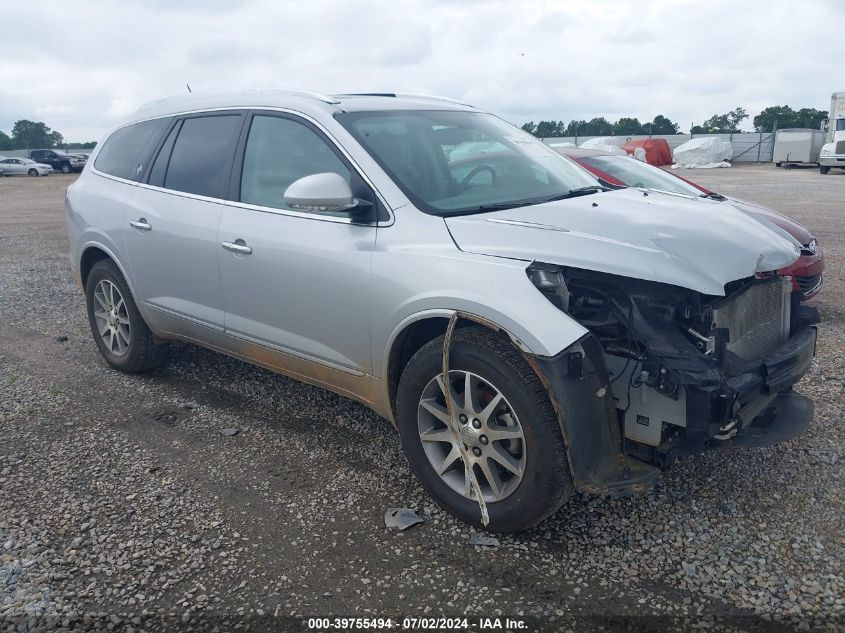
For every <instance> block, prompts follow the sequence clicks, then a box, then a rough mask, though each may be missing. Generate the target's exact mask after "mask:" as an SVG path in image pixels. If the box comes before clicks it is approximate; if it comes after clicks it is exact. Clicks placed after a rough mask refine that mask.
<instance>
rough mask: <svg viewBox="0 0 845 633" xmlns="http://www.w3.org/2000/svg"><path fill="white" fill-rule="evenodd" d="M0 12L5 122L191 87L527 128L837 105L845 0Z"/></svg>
mask: <svg viewBox="0 0 845 633" xmlns="http://www.w3.org/2000/svg"><path fill="white" fill-rule="evenodd" d="M2 20H3V26H2V29H0V43H2V48H3V50H4V54H3V57H2V60H1V61H0V130H2V131H5V132H6V133H11V129H12V126H13V125H14V122H15V121H16V120H18V119H30V120H36V121H44V122H45V123H47V125H48V126H50V127H51V128H52V129H54V130H57V131H59V132H61V133H62V134H63V135H64V137H65V139H66V140H68V141H89V140H98V139H100V138H101V136H102V135H103V134H104V133H105V132H106V131H108V130H109V129H110V128H111V127H113V126H115V125H117V124H118V123H119V122H120V121H121V120H122V119H123V118H125V117H127V116H129V115H130V114H131V113H132V112H134V111H135V110H136V109H137V108H138V106H140V105H141V104H143V103H145V102H147V101H152V100H156V99H160V98H162V97H164V96H168V95H173V94H181V93H184V92H186V91H187V88H186V87H185V84H186V83H190V85H191V88H192V90H193V91H194V92H195V93H196V92H201V91H203V90H211V89H219V88H238V87H283V88H297V89H303V90H312V91H316V92H322V93H327V94H331V93H341V92H408V93H424V94H433V95H441V96H448V97H452V98H455V99H460V100H462V101H465V102H468V103H471V104H473V105H475V106H477V107H480V108H483V109H485V110H488V111H491V112H494V113H496V114H498V115H500V116H503V117H504V118H505V119H507V120H509V121H511V122H512V123H515V124H517V125H520V124H522V123H524V122H526V121H535V122H536V121H539V120H541V119H554V120H564V121H567V122H568V121H570V120H572V119H590V118H592V117H594V116H604V117H606V118H607V119H609V120H611V121H614V120H616V119H617V118H619V117H621V116H635V117H638V118H639V119H640V120H641V121H647V120H648V121H650V120H651V119H653V118H654V116H655V115H657V114H663V115H665V116H668V117H669V118H670V119H672V120H673V121H676V122H678V123H679V124H680V125H681V127H682V129H685V130H688V129H689V127H690V125H691V124H692V123H701V122H702V121H703V120H704V119H706V118H708V117H710V116H711V115H713V114H722V113H725V112H728V111H729V110H732V109H734V108H735V107H737V106H741V107H744V108H745V109H746V110H747V111H748V112H749V113H750V114H751V115H752V116H753V115H754V114H756V113H758V112H759V111H760V110H761V109H762V108H764V107H766V106H770V105H784V104H786V105H790V106H792V107H794V108H796V109H797V108H801V107H814V108H818V109H822V110H827V109H828V108H829V106H830V95H831V93H832V92H836V91H845V75H843V72H842V68H843V60H845V1H843V0H804V1H803V2H796V1H795V0H789V1H780V0H742V1H741V2H736V1H734V0H627V1H621V0H592V1H586V0H522V1H519V0H392V1H390V0H298V1H294V2H288V1H287V0H272V1H271V0H256V1H246V0H242V1H238V0H121V1H118V0H73V1H72V2H64V3H50V2H41V3H36V2H17V1H11V2H4V3H3V18H2ZM744 127H746V128H748V129H751V125H750V120H749V121H748V122H746V125H745V126H744Z"/></svg>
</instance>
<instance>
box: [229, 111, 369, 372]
mask: <svg viewBox="0 0 845 633" xmlns="http://www.w3.org/2000/svg"><path fill="white" fill-rule="evenodd" d="M243 145H244V147H243V149H242V150H241V153H240V155H241V158H240V159H239V160H238V161H236V165H240V166H241V171H240V182H239V185H238V186H235V187H234V189H235V190H236V192H235V194H234V195H233V197H234V198H235V200H233V201H232V202H230V203H229V204H228V205H227V206H226V208H225V209H224V210H223V217H222V220H221V223H220V231H219V233H220V246H219V248H218V255H219V262H220V281H221V285H222V289H223V299H224V304H225V309H226V317H225V323H226V332H227V333H229V334H231V335H233V336H235V337H239V338H242V339H247V340H249V341H252V342H255V343H259V344H261V345H264V346H268V347H273V348H276V349H279V350H281V351H283V352H285V353H286V354H289V355H293V356H295V357H299V358H300V359H305V360H307V361H314V362H316V363H318V364H321V365H324V366H328V367H331V368H334V369H336V370H340V371H345V372H350V373H352V374H359V375H360V374H368V373H369V372H370V371H371V358H370V331H369V324H370V312H369V310H370V261H371V255H372V250H373V247H374V244H375V239H376V230H377V229H376V227H375V225H374V224H365V225H362V224H356V223H354V222H353V221H352V220H351V219H350V218H349V217H348V215H345V214H342V213H340V214H334V215H326V214H317V213H306V212H302V211H294V210H292V209H289V208H288V207H287V206H286V205H285V202H284V192H285V190H286V189H287V187H288V185H290V184H291V183H292V182H294V181H295V180H298V179H299V178H302V177H304V176H308V175H311V174H317V173H325V172H335V173H338V174H340V175H341V176H343V177H344V178H346V179H347V181H350V182H351V183H352V184H353V191H355V193H356V195H358V196H359V197H365V196H367V195H368V193H367V192H361V187H362V186H363V182H362V181H360V177H358V176H357V174H354V173H353V172H352V170H351V168H350V167H349V166H348V165H347V163H346V162H345V161H344V160H343V159H342V158H341V157H340V155H339V154H338V153H337V150H336V148H335V147H334V146H333V145H332V144H331V142H330V141H328V140H327V139H326V138H325V137H324V136H323V135H322V134H321V133H320V132H319V131H318V130H317V129H316V128H314V127H312V126H311V125H310V124H308V123H306V122H304V121H302V120H299V119H297V118H296V117H293V116H287V115H281V114H270V113H268V114H256V115H254V116H253V117H252V120H251V122H250V123H249V133H248V135H247V137H246V140H245V143H243ZM237 175H238V174H237V173H236V174H235V177H237ZM233 180H234V179H233ZM369 195H373V194H372V192H371V191H370V192H369ZM299 367H301V365H300V366H299ZM299 371H301V370H299ZM306 377H307V376H306ZM312 377H314V376H312Z"/></svg>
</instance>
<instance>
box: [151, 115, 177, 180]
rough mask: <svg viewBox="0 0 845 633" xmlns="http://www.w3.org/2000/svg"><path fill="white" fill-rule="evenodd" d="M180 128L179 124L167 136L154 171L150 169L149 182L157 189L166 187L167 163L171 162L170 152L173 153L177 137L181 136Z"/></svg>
mask: <svg viewBox="0 0 845 633" xmlns="http://www.w3.org/2000/svg"><path fill="white" fill-rule="evenodd" d="M179 127H180V124H178V123H177V124H176V125H174V126H173V129H172V130H170V134H168V135H167V140H166V141H164V144H163V145H162V146H161V149H160V150H159V152H158V156H157V157H156V159H155V162H154V163H153V166H152V169H150V178H149V180H148V182H149V183H150V184H151V185H155V186H157V187H163V186H164V176H165V174H166V173H167V163H168V161H169V160H170V152H171V151H173V143H175V142H176V136H177V134H179Z"/></svg>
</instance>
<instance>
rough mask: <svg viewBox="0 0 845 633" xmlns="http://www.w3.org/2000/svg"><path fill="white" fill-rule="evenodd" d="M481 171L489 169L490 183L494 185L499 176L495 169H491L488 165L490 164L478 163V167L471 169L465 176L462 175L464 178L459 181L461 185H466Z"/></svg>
mask: <svg viewBox="0 0 845 633" xmlns="http://www.w3.org/2000/svg"><path fill="white" fill-rule="evenodd" d="M483 171H489V172H490V178H491V182H490V184H491V185H492V186H494V187H495V186H496V180H497V179H498V177H499V176H498V174H497V173H496V170H495V169H493V168H492V167H490V165H479V166H478V167H476V168H474V169H472V170H471V171H470V172H469V173H468V174H467V175H466V176H464V179H463V180H462V181H461V187H466V186H468V185H469V183H470V182H471V181H472V179H473V178H475V177H476V176H477V175H478V174H480V173H481V172H483Z"/></svg>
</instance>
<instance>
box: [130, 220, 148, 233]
mask: <svg viewBox="0 0 845 633" xmlns="http://www.w3.org/2000/svg"><path fill="white" fill-rule="evenodd" d="M129 226H131V227H132V228H133V229H141V230H142V231H151V230H152V228H153V226H152V224H150V223H149V222H147V218H141V219H140V220H132V221H131V222H130V223H129Z"/></svg>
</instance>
